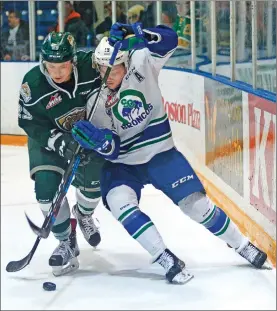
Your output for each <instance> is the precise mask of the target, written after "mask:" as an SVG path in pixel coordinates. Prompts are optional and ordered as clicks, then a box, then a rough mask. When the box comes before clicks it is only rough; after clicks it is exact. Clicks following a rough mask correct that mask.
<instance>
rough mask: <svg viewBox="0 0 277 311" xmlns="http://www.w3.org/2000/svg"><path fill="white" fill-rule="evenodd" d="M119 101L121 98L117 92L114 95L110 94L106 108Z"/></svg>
mask: <svg viewBox="0 0 277 311" xmlns="http://www.w3.org/2000/svg"><path fill="white" fill-rule="evenodd" d="M118 101H119V98H118V97H117V94H116V93H115V94H114V95H108V98H107V101H106V103H105V108H106V109H108V108H111V107H112V106H114V105H115V104H116V103H117V102H118Z"/></svg>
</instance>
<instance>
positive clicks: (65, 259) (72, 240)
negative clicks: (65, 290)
mask: <svg viewBox="0 0 277 311" xmlns="http://www.w3.org/2000/svg"><path fill="white" fill-rule="evenodd" d="M74 220H75V219H74ZM71 221H72V220H71ZM75 228H76V220H75ZM75 228H74V229H73V228H72V232H71V234H70V236H69V238H68V239H66V240H64V241H60V244H59V246H58V247H57V248H56V249H55V250H54V252H53V254H52V256H51V257H50V258H49V265H50V266H51V267H52V269H53V270H52V272H53V274H54V276H61V275H64V274H67V273H70V272H74V271H75V270H77V269H78V268H79V262H78V259H77V256H79V254H80V250H79V247H78V244H77V239H76V230H75Z"/></svg>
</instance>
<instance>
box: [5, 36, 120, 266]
mask: <svg viewBox="0 0 277 311" xmlns="http://www.w3.org/2000/svg"><path fill="white" fill-rule="evenodd" d="M120 47H121V43H120V42H118V43H116V44H115V46H114V51H113V54H112V57H111V59H110V61H109V66H108V68H107V71H106V73H105V76H104V78H103V79H102V82H101V85H100V88H99V91H98V93H97V96H96V98H95V102H94V106H93V107H92V109H91V111H90V113H89V116H88V120H91V119H92V117H93V115H94V112H95V111H96V108H97V102H98V98H99V95H100V93H101V90H102V87H103V85H104V84H105V83H106V81H107V79H108V76H109V74H110V72H111V70H112V67H113V64H114V61H115V58H116V55H117V53H118V51H119V49H120ZM83 150H84V149H83V148H81V146H80V145H78V147H77V148H76V150H75V153H74V155H73V157H72V159H71V161H70V163H69V165H68V167H67V169H66V171H65V173H64V175H63V178H62V181H61V183H60V185H59V188H58V191H57V192H56V195H55V197H54V199H53V201H52V204H51V207H50V210H49V212H48V214H47V216H46V217H45V220H44V222H43V225H42V228H39V227H37V226H36V225H35V224H34V223H33V222H32V221H31V220H30V218H29V217H28V216H27V215H26V218H27V220H28V223H29V225H30V227H31V228H32V230H33V231H34V233H35V234H36V235H37V236H38V237H37V239H36V241H35V243H34V245H33V247H32V249H31V251H30V253H29V254H28V255H27V256H26V257H24V258H23V259H21V260H18V261H10V262H9V263H8V264H7V267H6V271H7V272H16V271H19V270H22V269H23V268H25V267H26V266H27V265H28V264H29V263H30V261H31V259H32V258H33V256H34V253H35V251H36V249H37V247H38V244H39V242H40V240H41V238H44V239H46V238H47V237H48V236H49V234H50V231H51V229H52V227H53V225H54V222H55V220H56V215H58V213H59V209H60V206H61V203H62V201H63V199H64V197H65V195H66V193H67V191H68V188H69V186H70V185H71V182H72V179H73V177H74V175H75V173H76V170H77V168H78V166H79V163H80V161H81V156H82V151H83Z"/></svg>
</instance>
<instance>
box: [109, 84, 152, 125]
mask: <svg viewBox="0 0 277 311" xmlns="http://www.w3.org/2000/svg"><path fill="white" fill-rule="evenodd" d="M152 109H153V106H152V105H151V104H147V103H146V100H145V97H144V95H143V94H142V93H141V92H140V91H138V90H132V89H128V90H125V91H123V92H121V93H120V98H119V101H118V102H117V104H116V105H115V106H113V107H112V111H113V114H114V116H115V117H116V118H117V119H118V120H119V121H120V122H121V123H122V125H121V128H122V129H123V130H125V129H127V128H131V127H134V126H137V125H138V124H140V123H141V122H143V121H144V120H145V119H146V118H147V116H148V115H149V114H150V112H151V110H152Z"/></svg>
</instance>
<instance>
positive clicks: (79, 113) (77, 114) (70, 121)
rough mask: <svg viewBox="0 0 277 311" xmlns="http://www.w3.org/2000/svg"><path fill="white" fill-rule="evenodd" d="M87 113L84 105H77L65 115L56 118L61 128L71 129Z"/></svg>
mask: <svg viewBox="0 0 277 311" xmlns="http://www.w3.org/2000/svg"><path fill="white" fill-rule="evenodd" d="M85 115H86V110H85V108H84V107H82V108H81V107H76V108H74V109H72V110H70V111H68V112H67V113H65V114H64V115H62V116H60V117H58V118H56V119H55V121H56V123H57V125H58V127H59V128H61V129H62V130H65V131H71V129H72V127H73V125H74V123H76V122H78V121H79V120H84V118H85Z"/></svg>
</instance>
